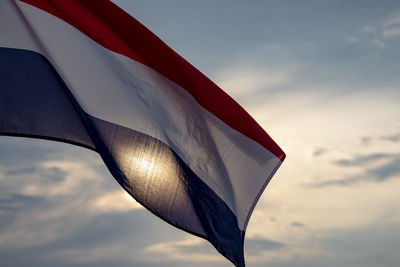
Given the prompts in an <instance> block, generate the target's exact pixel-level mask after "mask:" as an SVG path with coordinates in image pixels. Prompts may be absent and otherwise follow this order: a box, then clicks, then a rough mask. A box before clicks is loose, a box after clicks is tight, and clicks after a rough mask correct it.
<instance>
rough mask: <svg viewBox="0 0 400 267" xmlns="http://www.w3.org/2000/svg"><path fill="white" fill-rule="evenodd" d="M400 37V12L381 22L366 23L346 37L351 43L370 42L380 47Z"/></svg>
mask: <svg viewBox="0 0 400 267" xmlns="http://www.w3.org/2000/svg"><path fill="white" fill-rule="evenodd" d="M399 37H400V14H393V15H391V16H389V17H387V18H386V19H383V20H381V21H379V22H376V23H373V24H370V25H366V26H364V27H362V28H361V29H360V30H358V31H357V32H355V33H353V34H352V35H348V36H347V37H345V40H346V41H347V42H349V43H369V44H371V45H373V46H376V47H379V48H385V47H386V45H387V44H388V43H389V42H391V41H394V40H396V39H398V38H399Z"/></svg>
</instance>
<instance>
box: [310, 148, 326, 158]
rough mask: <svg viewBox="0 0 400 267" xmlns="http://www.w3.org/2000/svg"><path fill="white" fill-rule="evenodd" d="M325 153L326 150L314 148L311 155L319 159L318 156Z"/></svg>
mask: <svg viewBox="0 0 400 267" xmlns="http://www.w3.org/2000/svg"><path fill="white" fill-rule="evenodd" d="M326 152H328V150H327V149H325V148H316V149H315V150H314V152H313V155H314V157H319V156H321V155H323V154H325V153H326Z"/></svg>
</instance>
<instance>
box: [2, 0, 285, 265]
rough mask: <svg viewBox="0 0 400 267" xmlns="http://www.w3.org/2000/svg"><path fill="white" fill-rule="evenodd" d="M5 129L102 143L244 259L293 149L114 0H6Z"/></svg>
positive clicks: (140, 195)
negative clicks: (263, 203) (258, 208)
mask: <svg viewBox="0 0 400 267" xmlns="http://www.w3.org/2000/svg"><path fill="white" fill-rule="evenodd" d="M0 134H2V135H12V136H28V137H36V138H44V139H51V140H57V141H62V142H67V143H72V144H75V145H79V146H83V147H86V148H89V149H91V150H94V151H96V152H98V153H99V154H100V155H101V157H102V159H103V161H104V163H105V164H106V165H107V167H108V169H109V170H110V172H111V174H112V175H113V176H114V177H115V179H116V180H117V181H118V183H120V184H121V186H122V187H123V188H124V189H125V190H126V191H128V192H129V193H130V194H131V195H132V196H133V197H134V198H135V199H136V200H137V201H138V202H140V203H141V204H142V205H143V206H144V207H146V208H147V209H148V210H150V211H151V212H152V213H154V214H155V215H157V216H159V217H160V218H162V219H163V220H165V221H167V222H168V223H170V224H172V225H174V226H176V227H178V228H180V229H182V230H185V231H187V232H189V233H192V234H194V235H197V236H200V237H202V238H205V239H207V240H208V241H210V242H211V243H212V244H213V245H214V246H215V248H216V249H217V250H218V251H219V252H220V253H221V254H223V255H224V256H225V257H226V258H228V259H229V260H230V261H232V262H233V263H234V264H236V265H237V266H244V255H243V240H244V233H245V230H246V226H247V223H248V221H249V217H250V215H251V213H252V211H253V209H254V206H255V204H256V202H257V200H258V198H259V197H260V195H261V193H262V192H263V190H264V188H265V187H266V185H267V184H268V182H269V181H270V179H271V177H272V176H273V175H274V173H275V171H276V170H277V169H278V167H279V166H280V164H281V163H282V161H283V160H284V158H285V154H284V152H283V151H282V150H281V149H280V148H279V147H278V146H277V144H276V143H275V142H274V141H273V140H272V139H271V138H270V137H269V136H268V134H267V133H266V132H265V131H264V130H263V129H262V128H261V127H260V126H259V125H258V124H257V122H255V120H254V119H253V118H251V117H250V115H249V114H248V113H247V112H246V111H245V110H244V109H243V108H241V107H240V106H239V105H238V104H237V103H236V102H235V101H234V100H233V99H232V98H230V97H229V96H228V95H227V94H226V93H225V92H223V91H222V90H221V89H220V88H218V86H216V85H215V84H214V83H213V82H212V81H210V80H209V79H208V78H207V77H205V76H204V75H203V74H201V73H200V72H199V71H198V70H196V69H195V68H194V67H193V66H192V65H190V64H189V63H188V62H187V61H185V60H184V59H183V58H182V57H180V56H179V55H178V54H176V53H175V52H174V51H173V50H171V49H170V48H169V47H168V46H167V45H166V44H164V43H163V42H162V41H161V40H160V39H159V38H158V37H157V36H155V35H154V34H153V33H151V32H150V31H149V30H148V29H147V28H145V27H144V26H143V25H141V24H140V23H139V22H138V21H136V20H135V19H134V18H132V17H131V16H130V15H128V14H127V13H125V12H124V11H123V10H121V9H120V8H119V7H117V6H116V5H114V4H113V3H111V2H110V1H108V0H81V1H79V0H70V1H63V0H21V1H17V0H15V1H14V0H2V1H0Z"/></svg>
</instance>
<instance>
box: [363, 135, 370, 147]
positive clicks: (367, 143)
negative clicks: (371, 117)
mask: <svg viewBox="0 0 400 267" xmlns="http://www.w3.org/2000/svg"><path fill="white" fill-rule="evenodd" d="M371 139H372V138H371V137H368V136H364V137H361V143H362V144H363V145H369V144H370V143H371Z"/></svg>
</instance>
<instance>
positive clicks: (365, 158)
mask: <svg viewBox="0 0 400 267" xmlns="http://www.w3.org/2000/svg"><path fill="white" fill-rule="evenodd" d="M398 156H399V154H387V153H373V154H369V155H358V156H355V157H354V158H353V159H340V160H336V161H334V162H333V163H334V164H336V165H338V166H342V167H354V166H365V165H368V164H370V163H374V162H376V161H379V160H382V159H387V158H393V157H395V158H396V157H398Z"/></svg>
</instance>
